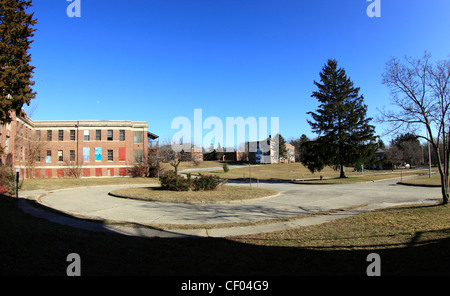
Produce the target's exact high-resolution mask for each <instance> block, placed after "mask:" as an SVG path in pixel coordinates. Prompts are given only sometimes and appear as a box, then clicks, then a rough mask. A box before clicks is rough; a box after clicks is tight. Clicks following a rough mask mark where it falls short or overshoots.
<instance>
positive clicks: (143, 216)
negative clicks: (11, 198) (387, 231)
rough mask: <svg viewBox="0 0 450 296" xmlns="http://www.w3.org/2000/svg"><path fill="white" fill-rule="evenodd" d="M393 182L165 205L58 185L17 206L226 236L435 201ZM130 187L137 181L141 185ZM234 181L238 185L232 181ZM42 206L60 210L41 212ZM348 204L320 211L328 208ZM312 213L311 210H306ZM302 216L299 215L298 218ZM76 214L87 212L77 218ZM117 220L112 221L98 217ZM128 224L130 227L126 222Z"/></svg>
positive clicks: (115, 228) (103, 227)
mask: <svg viewBox="0 0 450 296" xmlns="http://www.w3.org/2000/svg"><path fill="white" fill-rule="evenodd" d="M395 183H396V181H382V182H374V183H366V184H348V185H335V186H330V185H327V186H309V185H298V184H289V183H275V184H261V186H262V187H266V188H272V189H276V190H278V191H279V192H280V193H281V194H280V195H279V196H277V197H274V198H271V199H265V200H260V201H254V202H243V203H241V204H226V205H216V204H211V205H209V204H201V205H198V204H181V205H180V204H169V203H159V202H146V201H136V200H129V199H122V198H114V197H111V196H108V192H109V191H110V190H112V189H115V188H119V187H121V186H127V187H130V185H129V184H128V185H121V186H95V187H86V188H76V189H73V188H72V189H70V188H69V189H61V190H54V191H51V192H46V191H42V190H40V191H33V192H21V193H20V196H22V197H26V196H32V197H34V198H35V199H36V200H37V201H38V202H39V203H40V204H41V205H43V206H44V207H34V206H33V205H31V203H30V202H28V201H26V200H25V199H24V198H20V199H19V202H18V205H19V207H20V208H21V209H22V210H23V211H24V212H26V213H28V214H31V215H34V216H36V217H40V218H43V219H47V220H49V221H51V222H54V223H59V224H63V225H67V226H71V227H76V228H82V229H87V230H92V231H106V232H113V233H120V234H124V235H133V236H141V237H172V238H181V237H226V236H235V235H246V234H255V233H263V232H272V231H280V230H286V229H290V228H293V227H301V226H309V225H316V224H321V223H327V222H330V221H333V220H336V219H340V218H346V217H350V216H352V215H356V214H359V213H363V212H367V211H371V210H375V209H380V208H386V207H390V206H397V205H403V204H414V203H416V204H417V203H431V204H432V203H437V202H438V201H439V196H440V190H439V188H411V187H407V186H399V185H395ZM136 186H143V185H142V184H140V185H136ZM234 186H239V185H234ZM45 207H48V208H50V209H54V210H56V211H59V212H61V213H65V214H66V215H58V214H55V212H56V211H47V210H44V209H43V208H45ZM342 208H352V209H353V210H345V211H335V212H333V213H331V214H326V215H320V212H324V211H330V210H332V209H342ZM308 214H315V215H308ZM302 215H303V216H304V217H302ZM77 217H87V218H88V219H79V218H77ZM289 217H296V218H295V219H294V220H291V219H289V221H288V222H276V223H269V224H263V225H256V224H254V225H252V222H256V221H259V220H270V219H277V218H289ZM105 220H108V221H117V222H118V223H116V224H110V223H104V222H103V221H105ZM242 222H243V223H246V222H247V223H246V224H247V225H249V224H250V225H251V226H245V227H222V228H213V229H206V228H202V227H201V225H205V224H220V225H222V223H225V224H226V223H242ZM157 224H171V225H172V226H174V225H175V227H176V225H177V224H180V225H186V224H194V225H195V226H197V227H195V228H194V227H192V228H191V229H174V230H168V231H166V230H161V229H155V228H152V227H150V226H145V225H157ZM129 225H133V226H129Z"/></svg>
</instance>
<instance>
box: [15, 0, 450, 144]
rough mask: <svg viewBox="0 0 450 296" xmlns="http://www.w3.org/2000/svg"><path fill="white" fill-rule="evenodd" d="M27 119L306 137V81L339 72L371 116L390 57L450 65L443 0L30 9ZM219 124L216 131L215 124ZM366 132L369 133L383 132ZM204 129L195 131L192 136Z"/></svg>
mask: <svg viewBox="0 0 450 296" xmlns="http://www.w3.org/2000/svg"><path fill="white" fill-rule="evenodd" d="M33 2H34V3H33V7H32V8H31V9H30V10H31V11H33V12H34V13H35V17H36V18H37V19H38V24H37V25H36V26H35V28H36V29H37V31H36V32H35V36H34V38H33V39H34V43H33V44H32V47H31V51H30V52H31V54H32V65H33V66H35V67H36V69H35V73H34V80H35V82H36V84H35V86H34V90H35V91H36V92H37V96H36V99H34V100H32V102H31V104H30V106H26V107H25V108H24V109H25V111H26V112H27V113H30V115H31V118H32V119H34V120H65V119H67V120H88V119H99V120H135V121H147V122H148V123H149V130H150V131H152V132H153V133H155V134H158V135H159V136H160V137H161V138H162V139H165V138H168V137H171V136H172V135H173V134H174V133H175V132H177V130H174V129H171V122H172V120H173V119H174V118H175V117H178V116H184V117H188V118H191V119H192V121H193V114H194V109H202V113H203V119H205V118H206V117H209V116H216V117H219V118H221V119H222V120H223V121H224V122H225V118H226V117H238V116H242V117H244V118H247V117H256V118H259V117H267V118H269V119H270V117H279V125H280V126H279V130H280V133H281V134H282V135H283V137H284V138H291V137H294V138H297V137H300V135H301V134H303V133H304V134H306V135H308V136H310V137H312V136H314V134H312V133H311V128H310V126H309V125H308V123H307V119H309V118H310V117H309V116H308V115H307V114H306V113H307V112H308V111H314V110H315V109H316V107H317V102H316V100H315V99H314V98H311V93H312V92H313V91H314V90H316V88H315V86H314V83H313V82H314V80H316V81H318V80H319V72H320V71H321V69H322V67H323V65H324V64H325V63H326V62H327V60H328V59H330V58H334V59H336V60H337V61H338V65H339V66H340V67H342V68H344V69H345V70H346V72H347V75H348V76H349V77H350V78H351V79H352V80H353V82H354V83H355V86H358V87H360V88H361V94H362V95H364V97H365V103H366V104H367V105H368V115H369V116H371V117H375V116H376V115H377V114H378V110H379V109H381V108H382V107H383V106H387V107H388V108H389V101H390V95H389V91H388V89H387V88H386V86H384V85H382V84H381V75H382V73H383V71H384V67H385V63H386V62H387V61H388V60H389V58H390V57H403V56H405V55H408V56H412V57H415V58H419V57H421V56H423V54H424V52H425V51H429V52H430V53H431V54H432V59H433V60H442V59H448V58H450V30H449V29H450V17H449V16H450V1H448V0H428V1H423V0H381V17H379V18H369V17H368V16H367V14H366V9H367V7H368V5H370V2H367V1H366V0H339V1H338V0H314V1H313V0H311V1H303V0H296V1H287V0H273V1H268V0H258V1H253V0H239V1H235V0H205V1H203V0H199V1H194V0H126V1H125V0H80V8H81V17H79V18H76V17H74V18H70V17H68V16H67V14H66V9H67V7H68V6H69V5H70V4H71V2H68V1H65V0H35V1H33ZM224 125H225V124H224ZM376 126H377V130H376V131H377V134H379V135H381V134H383V128H382V127H381V126H378V125H376ZM205 133H207V131H204V134H205Z"/></svg>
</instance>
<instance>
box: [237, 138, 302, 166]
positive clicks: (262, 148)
mask: <svg viewBox="0 0 450 296" xmlns="http://www.w3.org/2000/svg"><path fill="white" fill-rule="evenodd" d="M276 145H277V144H276V142H275V140H273V139H267V140H264V141H254V142H246V143H245V153H246V154H247V155H248V159H249V161H250V163H261V164H264V163H293V162H295V147H294V146H293V145H291V144H285V145H286V150H287V152H288V156H287V157H286V158H283V157H282V158H279V157H278V153H277V151H276V148H275V147H276Z"/></svg>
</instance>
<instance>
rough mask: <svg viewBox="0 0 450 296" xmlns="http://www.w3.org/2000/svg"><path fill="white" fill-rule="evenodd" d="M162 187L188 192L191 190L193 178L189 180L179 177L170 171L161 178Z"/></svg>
mask: <svg viewBox="0 0 450 296" xmlns="http://www.w3.org/2000/svg"><path fill="white" fill-rule="evenodd" d="M159 181H160V182H161V187H162V188H163V189H166V190H172V191H188V190H189V189H190V188H191V178H190V176H189V178H188V179H186V178H184V177H183V176H179V175H177V173H175V172H174V171H168V172H165V173H163V174H161V176H160V177H159Z"/></svg>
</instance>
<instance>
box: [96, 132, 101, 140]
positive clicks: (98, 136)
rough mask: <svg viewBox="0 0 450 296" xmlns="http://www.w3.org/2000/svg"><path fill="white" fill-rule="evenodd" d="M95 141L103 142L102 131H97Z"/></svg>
mask: <svg viewBox="0 0 450 296" xmlns="http://www.w3.org/2000/svg"><path fill="white" fill-rule="evenodd" d="M95 140H97V141H101V140H102V131H101V130H95Z"/></svg>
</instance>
